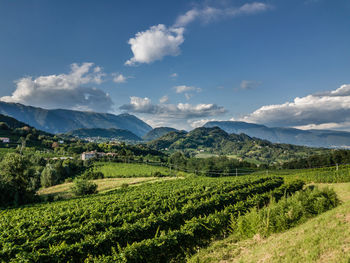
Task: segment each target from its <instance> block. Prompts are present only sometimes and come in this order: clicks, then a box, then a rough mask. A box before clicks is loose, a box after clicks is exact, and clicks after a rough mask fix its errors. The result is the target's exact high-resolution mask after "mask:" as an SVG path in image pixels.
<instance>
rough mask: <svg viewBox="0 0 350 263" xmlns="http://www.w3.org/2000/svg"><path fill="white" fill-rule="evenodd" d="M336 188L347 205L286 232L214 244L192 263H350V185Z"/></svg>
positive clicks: (334, 186) (320, 185)
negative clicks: (264, 237)
mask: <svg viewBox="0 0 350 263" xmlns="http://www.w3.org/2000/svg"><path fill="white" fill-rule="evenodd" d="M317 185H318V186H319V187H320V188H322V187H327V186H328V187H331V188H333V189H334V190H335V191H336V192H337V194H338V196H339V198H340V199H341V200H342V201H343V204H342V205H340V206H339V207H337V208H335V209H333V210H330V211H328V212H325V213H324V214H321V215H320V216H318V217H316V218H313V219H310V220H309V221H307V222H306V223H304V224H302V225H300V226H297V227H295V228H293V229H290V230H288V231H285V232H283V233H278V234H273V235H271V236H270V237H268V238H266V239H263V238H261V237H260V236H258V235H257V236H255V237H254V238H252V239H247V240H243V241H237V238H236V237H235V236H230V237H229V238H227V239H224V240H220V241H217V242H214V243H213V244H212V245H211V246H210V247H208V248H207V249H204V250H202V251H200V252H199V253H198V254H197V255H195V256H194V257H193V258H191V259H190V260H189V262H350V227H349V224H350V183H341V184H317Z"/></svg>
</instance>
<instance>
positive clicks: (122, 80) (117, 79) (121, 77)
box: [112, 73, 130, 83]
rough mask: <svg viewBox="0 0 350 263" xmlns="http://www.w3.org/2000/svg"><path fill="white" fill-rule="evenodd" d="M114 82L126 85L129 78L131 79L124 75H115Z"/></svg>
mask: <svg viewBox="0 0 350 263" xmlns="http://www.w3.org/2000/svg"><path fill="white" fill-rule="evenodd" d="M112 76H113V82H115V83H125V82H126V81H127V79H128V78H130V77H125V76H124V75H123V74H116V73H113V74H112Z"/></svg>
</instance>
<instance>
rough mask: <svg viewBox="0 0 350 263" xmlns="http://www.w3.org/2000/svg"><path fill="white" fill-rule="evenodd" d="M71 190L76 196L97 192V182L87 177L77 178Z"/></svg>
mask: <svg viewBox="0 0 350 263" xmlns="http://www.w3.org/2000/svg"><path fill="white" fill-rule="evenodd" d="M71 190H72V192H73V193H74V195H76V196H82V195H90V194H95V193H97V184H95V183H93V182H90V181H88V180H85V179H75V180H74V185H73V186H72V188H71Z"/></svg>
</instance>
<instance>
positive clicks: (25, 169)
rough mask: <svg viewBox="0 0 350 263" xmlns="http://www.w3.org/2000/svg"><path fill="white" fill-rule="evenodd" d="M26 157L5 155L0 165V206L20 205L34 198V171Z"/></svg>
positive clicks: (16, 154)
mask: <svg viewBox="0 0 350 263" xmlns="http://www.w3.org/2000/svg"><path fill="white" fill-rule="evenodd" d="M30 165H31V164H30V162H29V160H28V158H27V157H25V156H22V155H21V154H18V153H9V154H6V155H5V157H4V159H3V160H2V161H1V163H0V167H1V170H0V206H8V205H21V204H25V203H28V202H31V201H32V200H33V199H34V197H35V189H34V187H33V185H32V181H33V180H32V179H33V177H34V171H33V169H31V167H30Z"/></svg>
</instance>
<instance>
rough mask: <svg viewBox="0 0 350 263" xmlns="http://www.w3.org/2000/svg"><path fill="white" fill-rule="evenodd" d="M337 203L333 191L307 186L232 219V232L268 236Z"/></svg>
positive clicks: (246, 236)
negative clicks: (290, 195) (289, 195)
mask: <svg viewBox="0 0 350 263" xmlns="http://www.w3.org/2000/svg"><path fill="white" fill-rule="evenodd" d="M338 204H339V200H338V198H337V195H336V194H335V192H334V191H333V190H329V189H324V190H318V189H317V188H315V189H313V188H310V187H309V188H307V189H306V190H304V191H299V192H297V193H296V194H295V195H293V196H292V197H287V196H285V197H283V198H282V199H281V200H280V201H279V202H275V201H274V200H273V201H272V202H271V204H270V205H269V206H267V207H264V208H262V209H260V210H259V209H257V208H254V209H252V211H250V212H249V213H247V214H246V215H244V216H241V217H239V218H238V220H237V221H235V220H233V226H232V229H233V232H234V234H235V235H237V236H238V237H239V238H251V237H253V236H254V235H256V234H259V235H260V236H263V237H267V236H269V235H271V234H272V233H277V232H281V231H284V230H287V229H289V228H292V227H294V226H296V225H298V224H300V223H303V222H305V221H306V220H307V219H308V218H311V217H314V216H316V215H318V214H321V213H323V212H325V211H327V210H329V209H332V208H334V207H336V206H337V205H338Z"/></svg>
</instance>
